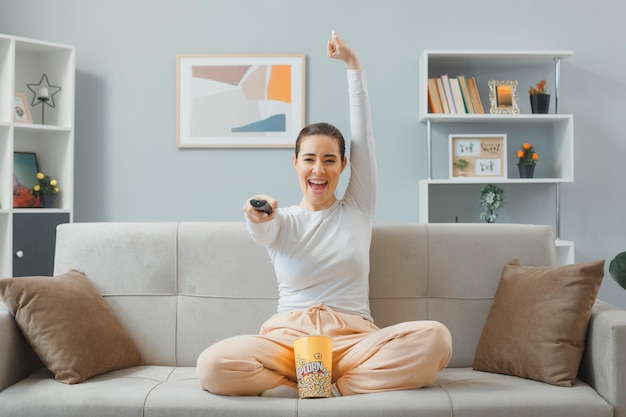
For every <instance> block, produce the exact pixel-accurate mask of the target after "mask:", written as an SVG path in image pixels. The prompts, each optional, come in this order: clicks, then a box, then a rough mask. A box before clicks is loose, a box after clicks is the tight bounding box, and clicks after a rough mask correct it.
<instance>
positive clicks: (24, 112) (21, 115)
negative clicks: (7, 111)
mask: <svg viewBox="0 0 626 417" xmlns="http://www.w3.org/2000/svg"><path fill="white" fill-rule="evenodd" d="M13 121H14V122H20V123H32V122H33V119H32V117H31V116H30V108H29V107H28V100H26V95H25V94H24V93H15V98H14V101H13Z"/></svg>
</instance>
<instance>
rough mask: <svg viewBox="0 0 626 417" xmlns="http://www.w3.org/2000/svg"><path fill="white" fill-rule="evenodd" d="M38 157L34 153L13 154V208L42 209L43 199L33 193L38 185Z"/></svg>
mask: <svg viewBox="0 0 626 417" xmlns="http://www.w3.org/2000/svg"><path fill="white" fill-rule="evenodd" d="M38 172H39V165H38V164H37V155H36V154H35V153H34V152H15V153H14V154H13V207H17V208H19V207H41V199H39V198H38V197H35V196H34V195H33V194H32V193H31V191H30V190H31V188H32V187H33V186H34V185H35V184H37V183H38V181H37V173H38Z"/></svg>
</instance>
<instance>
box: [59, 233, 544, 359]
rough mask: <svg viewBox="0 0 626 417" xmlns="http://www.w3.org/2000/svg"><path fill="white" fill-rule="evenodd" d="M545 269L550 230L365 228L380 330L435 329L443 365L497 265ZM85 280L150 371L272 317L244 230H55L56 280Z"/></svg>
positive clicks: (459, 346)
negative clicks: (77, 274)
mask: <svg viewBox="0 0 626 417" xmlns="http://www.w3.org/2000/svg"><path fill="white" fill-rule="evenodd" d="M513 258H519V259H520V261H521V262H522V264H526V265H553V264H554V260H555V252H554V241H553V237H552V229H551V228H550V227H549V226H533V225H506V224H490V225H488V224H395V225H392V224H376V225H375V226H374V231H373V236H372V247H371V273H370V303H371V309H372V315H373V317H374V319H375V321H376V323H377V324H378V325H379V326H381V327H382V326H386V325H389V324H393V323H397V322H400V321H410V320H424V319H431V320H438V321H441V322H442V323H444V324H445V325H447V326H448V328H449V329H450V331H451V333H452V336H453V350H454V352H453V358H452V361H451V366H470V365H471V363H472V360H473V356H474V350H475V348H476V344H477V343H478V338H479V337H480V333H481V331H482V327H483V324H484V322H485V319H486V317H487V313H488V311H489V307H490V306H491V303H492V300H493V295H494V293H495V290H496V287H497V285H498V282H499V280H500V275H501V272H502V268H503V267H504V265H505V264H506V262H508V261H509V260H511V259H513ZM69 269H77V270H79V271H82V272H84V273H85V274H86V275H87V276H88V277H89V278H90V279H91V280H92V281H93V282H94V284H95V285H96V287H97V288H98V289H99V290H100V291H101V292H102V294H103V295H104V296H105V299H106V300H107V302H108V303H109V305H111V306H112V307H113V309H114V310H115V311H116V313H117V315H118V317H119V318H120V320H121V321H122V323H123V324H124V326H125V327H126V328H127V329H128V331H129V333H130V334H131V335H132V337H133V339H134V340H135V342H136V344H137V346H138V348H139V350H140V352H141V353H142V356H143V358H144V361H145V362H146V363H147V364H152V365H169V366H173V365H177V366H194V365H195V362H196V359H197V357H198V355H199V354H200V352H201V351H202V350H203V349H204V348H205V347H207V346H209V345H210V344H212V343H214V342H216V341H218V340H220V339H223V338H226V337H230V336H234V335H238V334H254V333H258V330H259V328H260V326H261V324H262V323H263V322H264V321H265V320H266V319H267V318H269V317H270V316H271V315H272V314H274V313H275V311H276V305H277V297H278V292H277V285H276V280H275V276H274V271H273V268H272V265H271V262H270V261H269V258H268V256H267V253H266V252H265V249H264V248H263V247H261V246H259V245H257V244H255V243H254V242H252V240H251V239H250V237H249V235H248V233H247V230H246V227H245V223H243V222H241V223H234V222H233V223H228V222H204V223H202V222H198V223H194V222H182V223H70V224H64V225H60V226H59V227H58V230H57V242H56V253H55V270H54V273H55V274H60V273H63V272H66V271H68V270H69Z"/></svg>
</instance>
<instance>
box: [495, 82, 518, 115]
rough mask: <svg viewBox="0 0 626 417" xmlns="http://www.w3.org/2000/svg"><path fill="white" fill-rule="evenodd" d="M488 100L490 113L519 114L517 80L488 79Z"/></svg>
mask: <svg viewBox="0 0 626 417" xmlns="http://www.w3.org/2000/svg"><path fill="white" fill-rule="evenodd" d="M488 84H489V102H490V104H491V108H490V109H489V113H491V114H519V112H520V111H519V106H518V101H519V96H518V94H517V81H516V80H509V81H496V80H489V82H488Z"/></svg>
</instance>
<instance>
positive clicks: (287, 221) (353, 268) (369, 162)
mask: <svg viewBox="0 0 626 417" xmlns="http://www.w3.org/2000/svg"><path fill="white" fill-rule="evenodd" d="M348 90H349V95H350V131H351V142H350V179H349V182H348V186H347V188H346V192H345V194H344V197H343V198H342V199H338V200H336V201H335V203H334V204H333V205H332V206H331V207H330V208H328V209H325V210H320V211H308V210H305V209H302V208H301V207H299V206H297V205H295V206H290V207H286V208H278V209H277V210H276V214H275V216H274V219H273V220H272V221H270V222H267V223H252V222H248V230H249V232H250V235H251V236H252V238H253V240H254V241H255V242H257V243H259V244H261V245H264V246H265V247H266V249H267V251H268V254H269V256H270V259H271V261H272V263H273V265H274V269H275V271H276V278H277V281H278V292H279V301H278V312H279V313H280V312H285V311H292V310H301V309H307V308H309V307H311V306H314V305H317V304H324V305H327V306H328V307H330V308H332V309H334V310H336V311H340V312H344V313H351V314H357V315H359V316H361V317H363V318H365V319H367V320H372V317H371V315H370V307H369V250H370V243H371V234H372V224H373V218H374V212H375V209H376V196H377V187H378V180H377V167H376V159H375V152H374V137H373V133H372V127H371V116H370V104H369V97H368V93H367V86H366V83H365V75H364V73H363V71H362V70H348Z"/></svg>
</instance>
